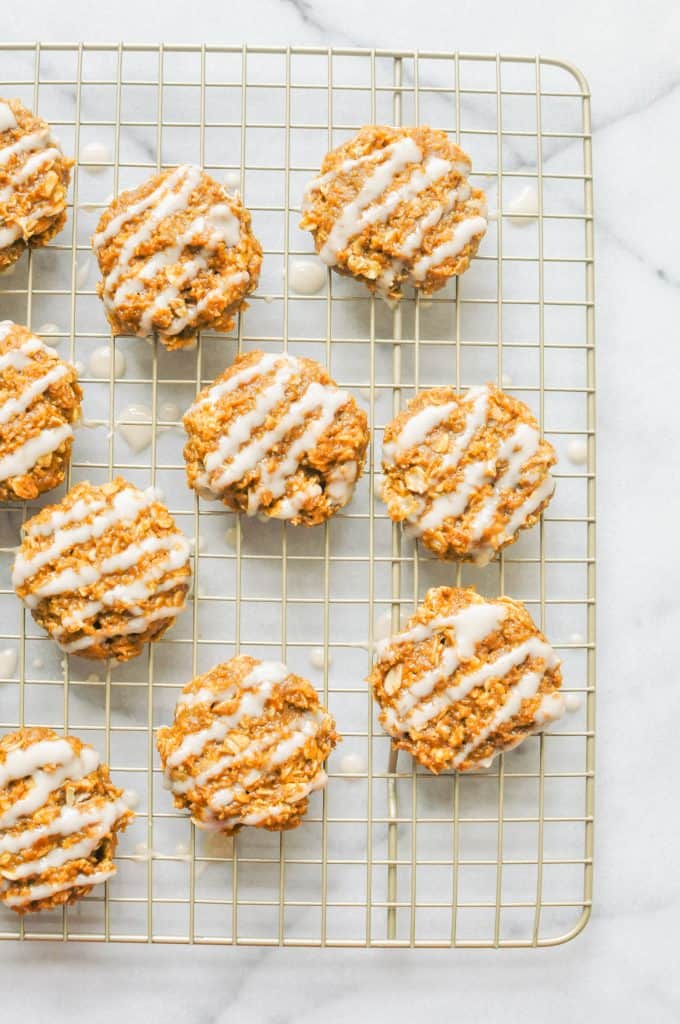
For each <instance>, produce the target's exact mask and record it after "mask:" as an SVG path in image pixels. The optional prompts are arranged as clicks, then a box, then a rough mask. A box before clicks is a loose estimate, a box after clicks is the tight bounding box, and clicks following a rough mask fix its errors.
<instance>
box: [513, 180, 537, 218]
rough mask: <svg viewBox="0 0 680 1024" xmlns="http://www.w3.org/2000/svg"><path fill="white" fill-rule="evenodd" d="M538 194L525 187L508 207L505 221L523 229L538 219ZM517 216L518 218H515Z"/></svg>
mask: <svg viewBox="0 0 680 1024" xmlns="http://www.w3.org/2000/svg"><path fill="white" fill-rule="evenodd" d="M538 213H539V210H538V192H537V191H536V189H535V188H533V187H532V186H531V185H527V186H526V187H525V188H523V189H522V191H521V192H520V193H519V195H516V196H515V198H514V199H512V200H511V201H510V203H509V205H508V213H507V215H506V216H507V219H508V220H509V221H510V223H511V224H514V225H515V226H516V227H518V228H520V227H521V228H524V227H526V226H527V225H528V224H530V223H531V221H532V220H536V219H537V218H538ZM517 214H519V216H516V215H517Z"/></svg>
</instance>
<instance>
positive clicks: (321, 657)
mask: <svg viewBox="0 0 680 1024" xmlns="http://www.w3.org/2000/svg"><path fill="white" fill-rule="evenodd" d="M332 660H333V659H332V658H331V656H330V653H329V655H328V666H329V668H330V665H331V662H332ZM309 661H310V664H311V665H312V666H313V667H314V668H318V669H319V670H322V669H323V667H324V665H325V664H326V652H325V650H324V648H323V647H312V649H311V651H310V652H309Z"/></svg>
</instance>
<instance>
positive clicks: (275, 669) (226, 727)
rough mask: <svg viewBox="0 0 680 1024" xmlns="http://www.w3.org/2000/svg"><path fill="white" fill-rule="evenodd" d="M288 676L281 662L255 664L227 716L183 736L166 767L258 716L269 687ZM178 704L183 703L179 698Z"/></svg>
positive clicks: (176, 763)
mask: <svg viewBox="0 0 680 1024" xmlns="http://www.w3.org/2000/svg"><path fill="white" fill-rule="evenodd" d="M288 675H289V672H288V669H287V668H286V666H285V665H283V664H282V663H281V662H275V661H263V662H260V664H259V665H256V666H255V667H254V668H253V669H251V671H250V672H249V673H248V674H247V675H246V677H245V678H244V679H243V681H242V682H241V687H240V689H241V699H240V702H239V705H238V707H237V708H236V710H235V711H234V712H233V713H232V714H231V715H222V716H220V717H219V718H218V719H217V720H216V721H215V722H213V723H212V724H211V725H210V726H208V727H207V728H205V729H199V730H198V731H196V732H192V733H190V734H189V735H188V736H186V738H185V739H184V740H183V741H182V743H181V744H180V745H179V747H177V748H176V749H175V750H174V751H173V752H172V753H171V754H170V755H169V756H168V758H167V759H166V765H167V767H168V768H176V767H177V766H178V765H180V764H183V762H184V761H186V760H187V759H188V758H189V757H192V756H193V757H200V756H202V755H203V753H204V751H205V748H206V746H207V745H208V744H209V743H212V742H215V741H216V740H217V741H221V740H223V739H224V737H225V736H226V735H227V734H228V733H229V732H230V731H231V730H232V729H233V728H234V727H235V726H236V725H238V723H239V722H241V721H242V720H243V719H244V718H246V717H249V718H257V717H258V716H259V715H261V714H262V711H263V710H264V706H265V704H266V703H267V700H268V699H269V696H270V694H271V692H272V689H273V687H274V686H275V685H276V684H278V683H282V682H283V680H284V679H285V678H286V677H287V676H288ZM185 696H186V695H185ZM217 696H219V695H217ZM181 703H183V701H182V697H181V696H180V700H179V704H181Z"/></svg>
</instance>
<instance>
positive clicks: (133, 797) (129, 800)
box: [123, 789, 139, 811]
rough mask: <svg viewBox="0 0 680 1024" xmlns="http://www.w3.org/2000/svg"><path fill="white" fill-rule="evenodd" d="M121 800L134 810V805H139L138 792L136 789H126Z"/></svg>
mask: <svg viewBox="0 0 680 1024" xmlns="http://www.w3.org/2000/svg"><path fill="white" fill-rule="evenodd" d="M123 800H124V801H125V803H126V804H127V805H128V807H129V808H130V810H131V811H134V809H135V807H139V793H138V792H137V790H136V789H126V790H124V792H123Z"/></svg>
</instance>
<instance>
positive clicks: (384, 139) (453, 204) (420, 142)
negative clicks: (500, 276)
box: [300, 125, 487, 299]
mask: <svg viewBox="0 0 680 1024" xmlns="http://www.w3.org/2000/svg"><path fill="white" fill-rule="evenodd" d="M470 171H471V164H470V158H469V157H468V156H467V154H466V153H464V152H463V150H462V149H460V148H459V147H458V146H456V145H455V144H454V143H453V142H450V141H449V139H448V137H447V135H446V132H443V131H438V130H436V129H433V128H427V127H425V126H423V127H417V128H393V127H387V126H381V125H367V126H366V127H364V128H362V129H361V131H360V132H359V133H358V135H355V136H354V138H353V139H350V141H349V142H346V143H344V144H343V145H342V146H339V147H338V148H337V149H334V150H332V152H330V153H328V154H327V156H326V157H325V158H324V161H323V164H322V165H321V174H320V176H319V177H317V178H315V179H314V180H313V181H312V182H310V184H309V186H308V187H307V191H306V193H305V199H304V204H303V214H302V220H301V221H300V227H302V228H307V229H308V230H309V231H311V232H312V235H313V236H314V243H315V246H316V250H317V252H318V253H319V255H320V256H321V258H322V259H323V260H324V262H325V263H327V264H328V265H329V266H331V267H333V269H335V270H337V271H338V272H339V273H342V274H351V275H352V276H353V277H356V278H358V279H359V280H362V281H363V282H364V284H366V285H367V287H368V288H369V289H370V290H371V291H375V292H377V293H378V294H380V295H382V296H383V297H385V298H387V299H400V298H401V296H402V291H403V287H404V285H406V284H410V285H412V286H413V287H414V288H416V289H417V290H418V291H421V292H423V294H425V295H430V294H432V292H435V291H437V290H438V289H439V288H443V287H444V285H445V284H446V283H447V281H448V280H449V279H450V278H451V277H453V276H454V275H457V274H462V273H463V272H464V271H465V270H467V268H468V266H469V265H470V260H471V259H472V257H473V256H474V255H475V253H476V252H477V248H478V246H479V243H480V241H481V239H482V237H483V236H484V233H485V232H486V224H487V222H486V199H485V197H484V193H483V192H482V191H481V190H480V189H476V188H471V187H470V185H469V184H468V175H469V174H470Z"/></svg>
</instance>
